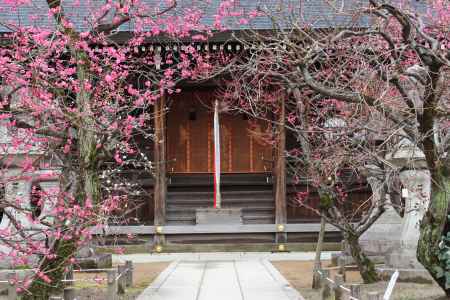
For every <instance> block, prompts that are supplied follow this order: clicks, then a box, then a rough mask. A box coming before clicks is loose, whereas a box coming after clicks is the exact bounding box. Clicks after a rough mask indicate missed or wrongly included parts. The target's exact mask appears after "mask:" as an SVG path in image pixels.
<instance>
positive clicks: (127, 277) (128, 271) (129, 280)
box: [125, 260, 134, 287]
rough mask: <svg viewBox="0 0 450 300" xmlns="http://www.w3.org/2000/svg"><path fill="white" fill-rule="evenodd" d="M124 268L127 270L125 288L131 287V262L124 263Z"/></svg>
mask: <svg viewBox="0 0 450 300" xmlns="http://www.w3.org/2000/svg"><path fill="white" fill-rule="evenodd" d="M125 267H126V268H127V276H126V277H125V278H126V286H127V287H131V286H133V271H134V267H133V262H132V261H131V260H127V261H125Z"/></svg>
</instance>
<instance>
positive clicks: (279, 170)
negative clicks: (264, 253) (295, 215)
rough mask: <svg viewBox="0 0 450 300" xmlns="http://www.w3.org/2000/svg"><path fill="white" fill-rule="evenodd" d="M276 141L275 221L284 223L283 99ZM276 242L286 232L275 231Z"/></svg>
mask: <svg viewBox="0 0 450 300" xmlns="http://www.w3.org/2000/svg"><path fill="white" fill-rule="evenodd" d="M278 118H279V119H278V143H277V150H276V155H277V157H276V164H275V223H276V224H278V225H280V224H283V225H284V224H286V222H287V211H286V160H285V150H286V129H285V119H286V108H285V105H284V101H282V103H281V108H280V113H279V116H278ZM275 242H276V243H286V242H287V234H286V232H277V233H276V236H275Z"/></svg>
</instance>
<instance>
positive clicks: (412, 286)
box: [272, 261, 447, 300]
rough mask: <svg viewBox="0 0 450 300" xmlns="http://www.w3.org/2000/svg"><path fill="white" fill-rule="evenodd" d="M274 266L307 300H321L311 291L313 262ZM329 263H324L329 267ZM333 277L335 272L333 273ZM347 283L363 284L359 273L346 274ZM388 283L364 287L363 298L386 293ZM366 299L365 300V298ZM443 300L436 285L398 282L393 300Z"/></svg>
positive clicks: (275, 263) (282, 262)
mask: <svg viewBox="0 0 450 300" xmlns="http://www.w3.org/2000/svg"><path fill="white" fill-rule="evenodd" d="M272 264H273V265H274V266H275V267H276V268H277V269H278V271H280V273H281V274H283V275H284V276H285V277H286V279H287V280H288V281H289V282H290V284H291V285H292V286H293V287H294V288H296V289H297V290H298V291H299V292H300V294H302V296H303V297H304V298H305V299H306V300H317V299H320V295H319V292H318V291H317V290H313V289H311V284H312V270H313V262H312V261H273V262H272ZM328 264H329V261H325V262H324V263H323V265H324V266H327V265H328ZM331 275H332V276H333V272H331ZM346 276H347V283H361V278H360V276H359V273H358V272H353V271H351V272H346ZM387 284H388V283H387V282H385V281H380V282H377V283H375V284H368V285H364V286H363V287H362V293H363V296H365V294H366V293H367V292H370V291H384V290H385V289H386V287H387ZM363 299H364V298H363ZM425 299H426V300H438V299H439V300H441V299H447V298H446V297H445V294H444V292H443V291H442V290H441V289H440V288H439V287H438V286H437V285H436V284H418V283H406V282H398V283H397V284H396V286H395V288H394V293H393V295H392V297H391V300H425Z"/></svg>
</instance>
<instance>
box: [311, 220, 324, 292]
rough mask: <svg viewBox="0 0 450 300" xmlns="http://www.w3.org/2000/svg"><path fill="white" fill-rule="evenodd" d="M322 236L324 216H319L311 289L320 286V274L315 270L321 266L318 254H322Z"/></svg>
mask: <svg viewBox="0 0 450 300" xmlns="http://www.w3.org/2000/svg"><path fill="white" fill-rule="evenodd" d="M324 237H325V218H324V217H321V218H320V231H319V237H318V239H317V246H316V257H315V259H314V270H313V282H312V288H313V289H318V288H320V274H319V273H317V271H318V270H320V269H321V268H322V263H321V261H320V256H321V254H322V248H323V239H324Z"/></svg>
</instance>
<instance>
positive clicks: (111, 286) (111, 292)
mask: <svg viewBox="0 0 450 300" xmlns="http://www.w3.org/2000/svg"><path fill="white" fill-rule="evenodd" d="M107 274H108V281H107V283H108V290H107V299H108V300H118V297H117V280H116V277H117V270H115V269H112V270H108V271H107Z"/></svg>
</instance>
